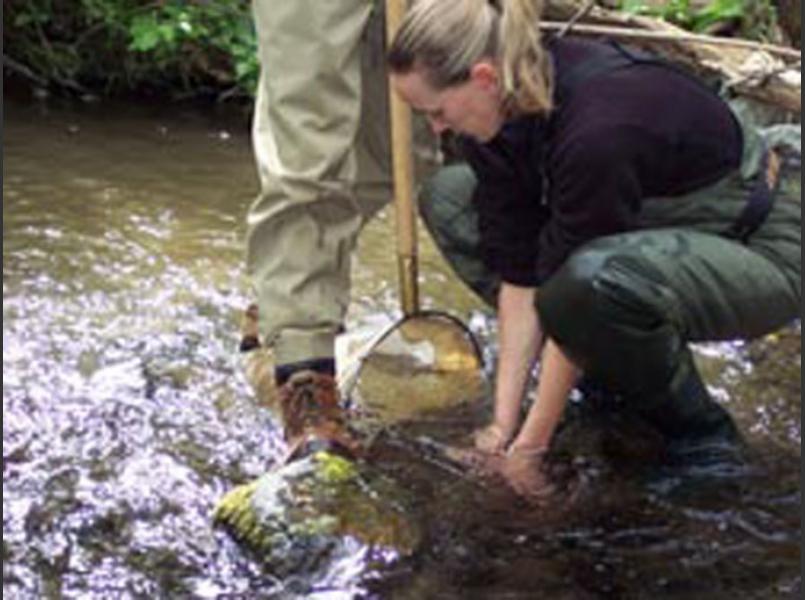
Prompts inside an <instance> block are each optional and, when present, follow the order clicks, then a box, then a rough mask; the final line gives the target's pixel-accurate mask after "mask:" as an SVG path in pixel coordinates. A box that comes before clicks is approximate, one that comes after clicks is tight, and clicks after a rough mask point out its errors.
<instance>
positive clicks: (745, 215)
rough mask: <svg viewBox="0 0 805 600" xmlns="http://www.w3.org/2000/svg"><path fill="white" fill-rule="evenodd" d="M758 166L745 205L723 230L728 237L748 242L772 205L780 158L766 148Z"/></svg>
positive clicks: (777, 185)
mask: <svg viewBox="0 0 805 600" xmlns="http://www.w3.org/2000/svg"><path fill="white" fill-rule="evenodd" d="M760 167H761V168H760V172H759V173H758V174H757V177H756V179H755V182H754V185H753V186H752V190H751V191H750V192H749V198H748V200H747V202H746V206H745V207H744V209H743V211H741V214H740V215H738V218H737V219H736V220H735V222H734V223H733V224H732V225H731V226H730V227H729V229H727V230H726V231H725V232H724V235H725V236H726V237H728V238H732V239H735V240H739V241H741V242H743V243H746V242H748V241H749V238H750V237H751V236H752V234H753V233H755V232H756V231H757V230H758V228H759V227H760V226H761V225H763V222H764V221H765V220H766V217H768V216H769V213H770V212H771V209H772V207H773V206H774V199H775V198H776V196H777V192H778V191H779V189H780V180H781V171H782V159H781V158H780V155H779V154H777V152H776V151H774V150H770V149H768V148H767V149H766V151H765V152H764V153H763V159H762V161H761V163H760Z"/></svg>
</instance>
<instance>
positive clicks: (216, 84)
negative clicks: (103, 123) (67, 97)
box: [3, 0, 258, 96]
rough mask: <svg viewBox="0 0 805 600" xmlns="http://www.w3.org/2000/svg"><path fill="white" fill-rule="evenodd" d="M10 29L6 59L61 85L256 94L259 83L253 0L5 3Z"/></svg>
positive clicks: (7, 29)
mask: <svg viewBox="0 0 805 600" xmlns="http://www.w3.org/2000/svg"><path fill="white" fill-rule="evenodd" d="M3 26H4V29H3V30H4V53H5V54H6V55H7V56H9V57H11V58H12V59H13V60H14V61H15V63H16V64H19V65H23V66H24V67H25V69H26V70H27V71H29V72H30V73H32V74H34V75H35V76H36V77H37V78H38V79H40V80H42V81H45V82H47V83H48V84H55V85H56V86H61V87H70V88H73V89H77V88H78V89H80V88H84V89H87V90H89V91H92V92H95V93H101V94H114V93H121V92H128V91H134V90H137V91H142V90H144V89H152V90H158V91H168V92H171V93H173V94H175V95H180V96H198V95H210V94H213V95H218V96H222V95H225V96H232V95H235V96H250V95H252V93H253V90H254V89H255V86H256V83H257V75H258V64H257V56H256V52H257V50H256V41H255V35H254V30H253V24H252V16H251V10H250V2H249V0H186V1H183V0H155V1H153V2H142V1H137V0H75V1H73V2H58V1H57V0H4V3H3ZM66 84H69V85H66Z"/></svg>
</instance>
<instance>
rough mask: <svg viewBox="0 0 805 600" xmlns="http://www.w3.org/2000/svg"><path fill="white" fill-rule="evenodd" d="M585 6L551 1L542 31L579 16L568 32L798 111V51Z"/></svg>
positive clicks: (580, 1) (582, 0) (575, 0)
mask: <svg viewBox="0 0 805 600" xmlns="http://www.w3.org/2000/svg"><path fill="white" fill-rule="evenodd" d="M587 4H588V1H587V0H550V1H549V2H548V5H547V8H546V15H545V17H546V19H548V21H546V22H545V24H544V25H545V27H546V29H554V30H562V29H563V28H566V27H565V25H564V23H565V22H567V21H568V20H571V19H573V18H574V17H577V16H578V15H579V14H580V12H582V13H584V16H583V18H581V19H580V22H579V23H578V24H574V25H573V26H572V27H571V28H570V31H571V32H573V33H575V34H577V35H590V36H596V37H608V38H611V39H618V40H623V41H625V42H629V43H631V44H635V45H639V46H642V47H644V48H646V49H649V50H651V51H653V52H656V53H659V54H662V55H664V56H665V57H667V58H668V59H670V60H672V61H675V62H679V63H682V64H685V65H687V66H689V67H691V68H693V69H695V70H697V71H699V72H702V73H704V74H706V75H718V76H719V77H721V78H722V79H723V80H724V82H725V83H726V85H727V86H729V87H731V88H732V89H733V90H734V91H735V92H736V93H738V94H740V95H743V96H747V97H750V98H752V99H754V100H758V101H761V102H764V103H766V104H771V105H774V106H776V107H778V108H782V109H784V110H786V111H789V112H793V113H801V111H802V84H801V80H802V76H801V60H802V59H801V53H800V52H798V51H796V50H793V49H791V48H784V47H780V46H772V45H768V44H759V43H756V42H750V41H748V40H736V39H730V38H714V37H711V36H702V35H695V34H691V33H688V32H686V31H685V30H683V29H680V28H679V27H676V26H674V25H671V24H670V23H666V22H665V21H661V20H659V19H652V18H649V17H640V16H635V15H629V14H625V13H621V12H616V11H612V10H607V9H604V8H601V7H594V8H592V9H589V7H588V6H587ZM584 11H586V12H584ZM551 21H556V22H553V23H552V22H551Z"/></svg>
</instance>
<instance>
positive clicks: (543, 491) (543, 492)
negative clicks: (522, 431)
mask: <svg viewBox="0 0 805 600" xmlns="http://www.w3.org/2000/svg"><path fill="white" fill-rule="evenodd" d="M546 454H547V448H544V447H524V446H519V447H518V446H517V445H512V446H511V447H510V448H509V450H508V451H507V452H506V454H505V455H504V456H502V457H501V460H500V464H499V469H498V471H499V473H500V474H501V475H502V476H503V478H504V479H505V480H506V483H508V484H509V486H510V487H511V488H512V489H513V490H514V491H515V492H516V493H517V494H518V495H520V496H523V497H525V498H527V499H529V500H536V501H539V500H541V499H546V498H547V497H549V496H550V495H551V494H552V493H553V492H554V486H553V485H552V484H551V482H550V481H549V479H548V476H547V474H546V473H545V469H544V466H545V465H544V461H545V455H546Z"/></svg>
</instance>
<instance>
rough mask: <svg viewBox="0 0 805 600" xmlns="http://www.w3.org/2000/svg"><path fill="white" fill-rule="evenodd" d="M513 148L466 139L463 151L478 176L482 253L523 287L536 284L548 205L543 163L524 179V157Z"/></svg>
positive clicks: (509, 279) (486, 260)
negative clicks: (544, 194) (542, 233)
mask: <svg viewBox="0 0 805 600" xmlns="http://www.w3.org/2000/svg"><path fill="white" fill-rule="evenodd" d="M511 152H512V150H511V149H504V148H501V147H495V146H490V145H481V144H477V143H468V144H465V145H464V152H463V154H464V156H465V158H466V160H467V162H468V163H469V165H470V166H471V167H472V169H473V171H474V172H475V174H476V177H477V178H478V186H477V188H476V192H475V196H474V199H473V201H474V203H475V207H476V210H477V211H478V227H479V233H480V241H481V248H480V249H481V256H482V259H483V261H484V264H485V265H486V266H487V268H489V269H490V270H491V271H492V272H494V273H496V274H497V275H499V276H500V278H501V279H502V280H503V281H505V282H507V283H511V284H514V285H518V286H523V287H536V285H537V269H536V267H537V257H538V252H539V239H540V232H541V230H542V227H543V225H544V223H545V221H546V219H547V210H546V209H545V207H544V206H543V205H542V177H541V168H540V165H533V171H532V174H531V176H530V177H529V178H528V179H527V180H526V179H524V178H523V173H522V169H521V166H522V161H523V157H513V156H511Z"/></svg>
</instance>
